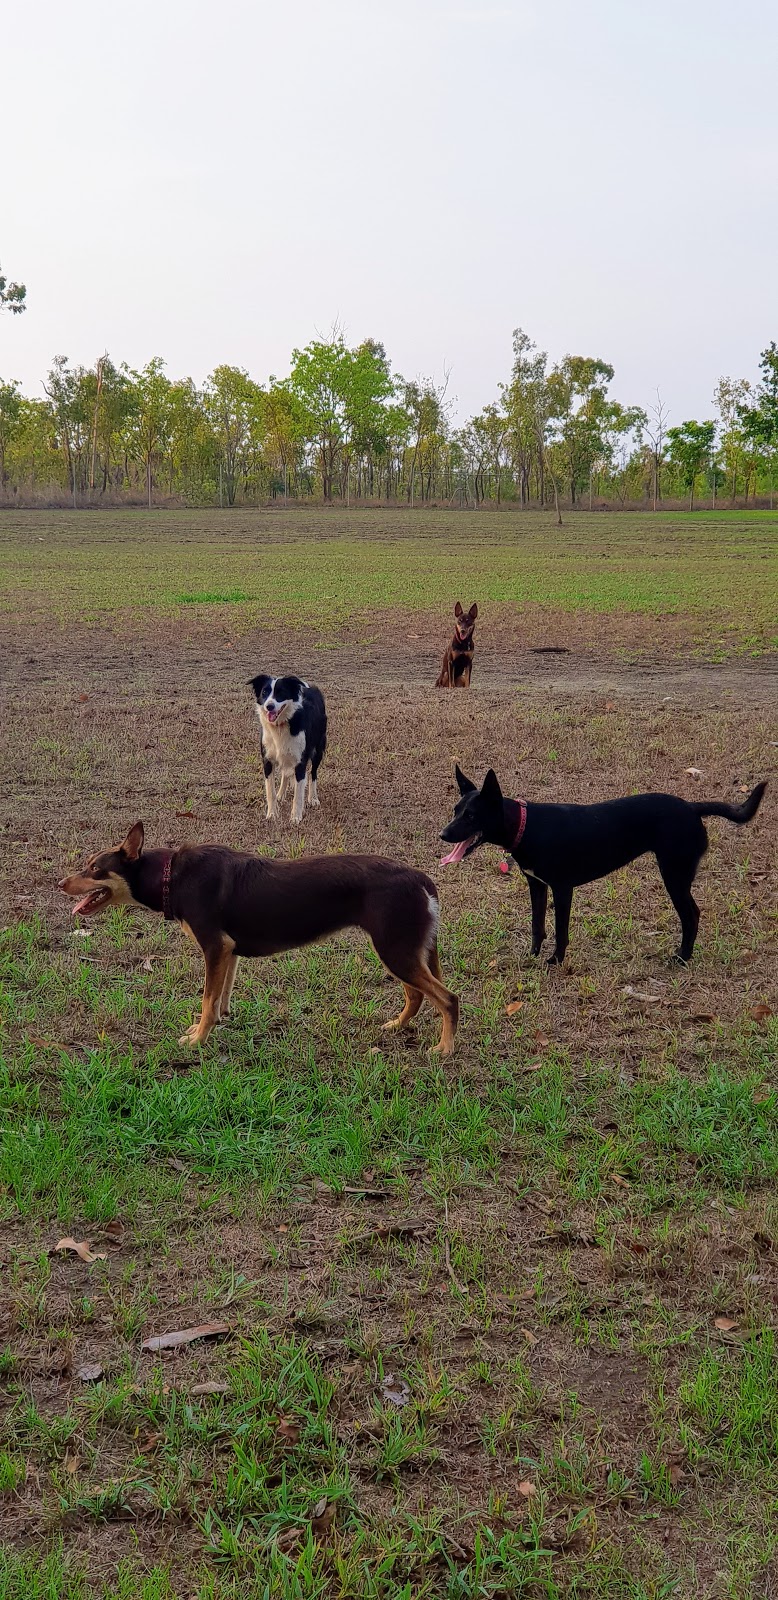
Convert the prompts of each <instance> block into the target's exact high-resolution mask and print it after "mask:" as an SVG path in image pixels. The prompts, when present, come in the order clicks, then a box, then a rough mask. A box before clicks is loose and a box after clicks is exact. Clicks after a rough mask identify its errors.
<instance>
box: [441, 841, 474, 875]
mask: <svg viewBox="0 0 778 1600" xmlns="http://www.w3.org/2000/svg"><path fill="white" fill-rule="evenodd" d="M474 837H475V835H474V834H473V835H472V836H471V838H470V839H463V840H462V841H461V843H460V844H455V845H454V848H453V850H449V853H448V855H447V856H441V858H440V865H441V866H442V867H448V866H450V865H451V863H452V861H461V860H462V857H463V855H464V853H465V851H466V849H467V847H468V845H469V844H470V843H471V842H472V839H473V838H474Z"/></svg>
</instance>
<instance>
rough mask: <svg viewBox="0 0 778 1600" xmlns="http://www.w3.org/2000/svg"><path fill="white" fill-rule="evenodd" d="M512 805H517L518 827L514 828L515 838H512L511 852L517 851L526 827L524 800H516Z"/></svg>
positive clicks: (525, 803) (525, 805)
mask: <svg viewBox="0 0 778 1600" xmlns="http://www.w3.org/2000/svg"><path fill="white" fill-rule="evenodd" d="M514 804H515V805H517V806H518V808H519V821H518V825H517V828H516V833H515V836H514V840H513V844H512V845H511V850H518V848H519V845H520V844H521V841H522V839H523V838H524V829H525V828H526V826H527V802H526V800H516V801H515V802H514Z"/></svg>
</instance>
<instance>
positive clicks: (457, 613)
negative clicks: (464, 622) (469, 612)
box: [454, 600, 462, 617]
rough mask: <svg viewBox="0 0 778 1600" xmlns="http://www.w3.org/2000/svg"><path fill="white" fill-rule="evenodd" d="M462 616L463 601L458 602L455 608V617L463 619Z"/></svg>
mask: <svg viewBox="0 0 778 1600" xmlns="http://www.w3.org/2000/svg"><path fill="white" fill-rule="evenodd" d="M461 615H462V601H461V600H457V603H456V605H455V606H454V616H455V617H461Z"/></svg>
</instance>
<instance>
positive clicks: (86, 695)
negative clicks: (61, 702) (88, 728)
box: [78, 694, 89, 705]
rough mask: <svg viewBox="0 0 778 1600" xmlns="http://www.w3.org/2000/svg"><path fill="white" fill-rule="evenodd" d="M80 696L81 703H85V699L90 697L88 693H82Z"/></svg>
mask: <svg viewBox="0 0 778 1600" xmlns="http://www.w3.org/2000/svg"><path fill="white" fill-rule="evenodd" d="M78 698H79V700H80V702H81V704H82V705H83V703H84V701H85V700H88V699H89V695H88V694H80V695H79V697H78Z"/></svg>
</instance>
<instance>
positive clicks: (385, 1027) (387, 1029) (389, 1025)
mask: <svg viewBox="0 0 778 1600" xmlns="http://www.w3.org/2000/svg"><path fill="white" fill-rule="evenodd" d="M399 1026H400V1018H399V1017H392V1020H391V1022H382V1023H381V1031H382V1033H391V1031H392V1029H393V1028H399Z"/></svg>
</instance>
